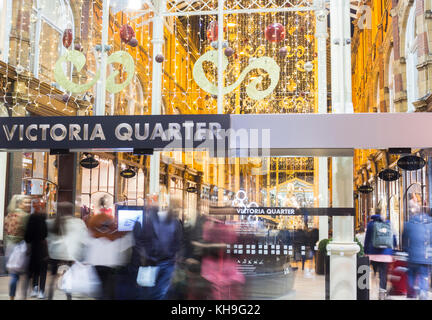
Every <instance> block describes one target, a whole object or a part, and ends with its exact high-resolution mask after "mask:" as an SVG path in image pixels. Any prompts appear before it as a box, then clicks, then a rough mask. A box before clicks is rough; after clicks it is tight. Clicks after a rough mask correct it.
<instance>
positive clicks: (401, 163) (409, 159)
mask: <svg viewBox="0 0 432 320" xmlns="http://www.w3.org/2000/svg"><path fill="white" fill-rule="evenodd" d="M397 165H398V167H399V168H401V169H403V170H408V171H413V170H419V169H421V168H423V167H424V166H425V165H426V161H425V160H424V159H423V158H421V157H417V156H413V155H411V156H405V157H402V158H400V159H399V160H398V162H397Z"/></svg>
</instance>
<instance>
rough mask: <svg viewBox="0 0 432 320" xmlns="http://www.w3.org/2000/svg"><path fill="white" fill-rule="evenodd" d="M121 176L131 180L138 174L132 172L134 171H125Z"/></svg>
mask: <svg viewBox="0 0 432 320" xmlns="http://www.w3.org/2000/svg"><path fill="white" fill-rule="evenodd" d="M120 175H121V176H122V177H123V178H126V179H130V178H133V177H135V175H136V172H135V171H134V170H132V169H125V170H123V171H121V172H120Z"/></svg>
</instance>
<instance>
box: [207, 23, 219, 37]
mask: <svg viewBox="0 0 432 320" xmlns="http://www.w3.org/2000/svg"><path fill="white" fill-rule="evenodd" d="M207 39H208V40H210V41H217V39H218V23H217V21H212V22H210V25H209V27H208V29H207Z"/></svg>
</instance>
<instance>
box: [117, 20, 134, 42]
mask: <svg viewBox="0 0 432 320" xmlns="http://www.w3.org/2000/svg"><path fill="white" fill-rule="evenodd" d="M134 37H135V31H134V29H133V28H132V27H131V26H130V25H128V24H124V25H123V26H122V27H121V28H120V38H121V40H122V42H125V43H128V42H129V41H131V40H132V38H134Z"/></svg>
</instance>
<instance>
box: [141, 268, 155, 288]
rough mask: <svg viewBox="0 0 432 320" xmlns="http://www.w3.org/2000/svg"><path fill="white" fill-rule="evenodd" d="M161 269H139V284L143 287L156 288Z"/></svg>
mask: <svg viewBox="0 0 432 320" xmlns="http://www.w3.org/2000/svg"><path fill="white" fill-rule="evenodd" d="M158 272H159V267H150V266H149V267H140V268H139V269H138V276H137V284H138V285H139V286H141V287H154V286H155V284H156V278H157V274H158Z"/></svg>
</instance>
